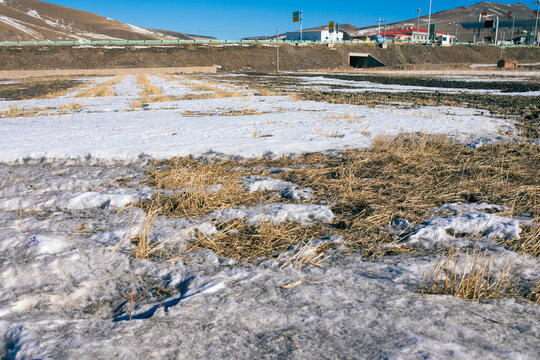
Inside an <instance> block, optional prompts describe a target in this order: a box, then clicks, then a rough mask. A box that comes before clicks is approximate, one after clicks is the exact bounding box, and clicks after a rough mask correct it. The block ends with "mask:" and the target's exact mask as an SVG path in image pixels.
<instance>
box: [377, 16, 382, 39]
mask: <svg viewBox="0 0 540 360" xmlns="http://www.w3.org/2000/svg"><path fill="white" fill-rule="evenodd" d="M381 21H382V19H381V18H378V19H377V22H378V24H379V25H378V27H377V35H378V36H380V35H381Z"/></svg>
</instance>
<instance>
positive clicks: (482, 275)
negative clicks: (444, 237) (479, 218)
mask: <svg viewBox="0 0 540 360" xmlns="http://www.w3.org/2000/svg"><path fill="white" fill-rule="evenodd" d="M497 268H499V269H497ZM519 282H520V274H519V272H518V271H512V263H511V262H510V261H509V260H507V259H502V265H500V266H497V264H496V259H495V258H494V256H488V255H487V254H486V252H482V251H480V250H478V249H477V248H473V249H472V250H471V251H469V250H467V252H466V253H465V254H460V253H458V252H457V251H456V250H455V249H454V248H453V247H451V248H450V249H449V250H448V252H445V253H443V255H442V256H441V257H440V258H439V259H438V260H437V262H436V263H435V265H433V267H432V269H431V271H430V272H429V274H428V275H423V276H422V286H421V293H422V294H443V295H453V296H457V297H459V298H462V299H467V300H474V301H481V300H486V299H495V298H499V297H516V296H518V297H522V298H525V299H527V297H528V296H531V295H532V294H523V293H521V292H520V290H519Z"/></svg>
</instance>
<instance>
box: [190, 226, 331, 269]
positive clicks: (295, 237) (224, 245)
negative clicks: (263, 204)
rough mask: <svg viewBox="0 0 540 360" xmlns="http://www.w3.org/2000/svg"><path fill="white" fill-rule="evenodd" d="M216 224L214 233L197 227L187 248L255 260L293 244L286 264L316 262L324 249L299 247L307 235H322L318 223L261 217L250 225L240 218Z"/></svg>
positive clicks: (280, 251)
mask: <svg viewBox="0 0 540 360" xmlns="http://www.w3.org/2000/svg"><path fill="white" fill-rule="evenodd" d="M217 227H218V230H219V232H218V233H216V234H215V235H206V234H204V233H202V232H200V231H197V233H196V234H195V237H196V241H195V242H193V243H190V245H189V247H188V249H194V248H208V249H211V250H213V251H214V252H215V253H216V254H217V255H219V256H224V257H230V258H234V259H239V260H245V261H257V260H264V259H266V258H267V257H268V256H271V255H275V256H278V255H279V254H281V253H283V252H284V251H286V250H287V249H289V248H290V247H293V245H295V246H294V247H293V249H291V250H292V253H293V254H294V255H293V256H292V257H291V258H289V260H288V261H287V262H286V263H285V265H286V264H287V263H288V262H293V263H294V264H295V265H296V266H304V265H308V264H311V265H314V264H318V263H319V261H320V260H322V254H324V250H325V249H321V250H320V251H318V252H314V253H310V254H306V253H303V252H302V251H301V250H302V248H303V247H306V246H307V243H308V242H309V239H310V238H311V239H316V238H317V237H319V236H320V235H321V229H320V227H318V226H311V227H306V226H302V225H300V224H297V223H291V222H286V223H282V224H279V225H276V224H274V223H272V222H264V221H263V222H261V223H260V224H258V225H250V224H246V222H245V220H243V219H240V220H234V221H231V222H228V223H221V224H219V225H218V226H217Z"/></svg>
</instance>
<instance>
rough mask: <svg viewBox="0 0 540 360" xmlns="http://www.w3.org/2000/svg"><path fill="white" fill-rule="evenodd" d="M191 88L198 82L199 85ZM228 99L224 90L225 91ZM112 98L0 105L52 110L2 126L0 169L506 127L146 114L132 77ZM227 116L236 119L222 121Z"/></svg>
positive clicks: (397, 112)
mask: <svg viewBox="0 0 540 360" xmlns="http://www.w3.org/2000/svg"><path fill="white" fill-rule="evenodd" d="M151 79H152V81H153V82H154V83H155V84H157V85H158V86H159V87H161V88H162V89H164V93H165V94H170V95H175V96H182V95H184V94H185V93H184V92H185V91H186V90H187V89H186V87H185V84H184V83H185V82H186V81H191V80H188V79H184V80H183V81H182V82H181V83H180V82H173V81H171V82H169V83H168V84H167V82H168V81H166V80H164V79H161V78H157V77H151ZM198 82H199V83H200V81H198ZM229 90H230V89H229ZM114 91H115V92H116V94H117V96H114V97H105V98H75V99H70V98H61V99H41V100H39V99H36V100H27V101H0V108H1V109H9V108H10V107H13V106H16V107H18V108H21V109H27V110H31V109H33V108H51V109H52V110H48V111H41V112H40V113H39V116H35V117H25V118H22V119H20V118H4V119H2V127H1V128H0V136H1V137H2V139H3V140H2V142H0V161H2V162H12V161H22V160H23V159H28V158H33V159H37V158H48V159H50V158H58V159H62V158H64V159H65V158H88V157H92V158H98V159H104V160H112V159H116V160H136V159H138V158H139V157H140V156H141V155H144V156H151V157H155V158H169V157H171V156H186V155H190V154H194V155H198V154H204V153H208V152H221V153H225V154H230V155H240V156H244V157H258V156H263V155H265V154H268V153H273V154H274V155H282V154H292V153H301V152H313V151H323V150H326V149H349V148H364V147H367V146H369V145H370V144H371V141H372V140H373V139H374V138H375V137H376V136H377V135H379V134H389V135H392V134H398V133H400V132H404V131H405V132H426V133H433V134H435V133H444V134H450V135H451V136H457V137H458V140H459V141H462V142H466V143H469V144H472V145H473V146H478V145H481V144H483V143H485V142H489V141H493V140H496V139H500V138H501V137H502V135H500V132H501V131H505V130H506V129H508V128H512V127H513V125H512V123H511V121H512V120H504V119H498V118H494V117H490V116H489V114H486V115H480V114H479V113H477V112H475V110H473V109H465V108H457V107H421V108H419V109H396V108H394V107H391V106H386V107H382V108H369V107H365V106H355V105H342V104H327V103H321V102H314V101H293V100H291V99H289V98H288V97H285V96H253V95H249V94H244V95H243V96H240V97H233V98H221V99H220V98H218V99H199V100H175V101H168V102H154V103H149V104H145V105H144V106H143V109H142V110H140V109H139V110H137V109H135V111H131V110H133V109H132V108H131V107H132V105H131V104H132V102H133V100H134V99H135V98H138V97H139V89H138V87H137V82H136V79H135V78H134V77H133V76H128V77H126V78H124V79H123V80H122V81H121V82H120V83H118V84H117V85H115V86H114ZM71 102H76V103H78V104H81V105H83V109H81V110H80V111H77V112H73V113H69V114H66V115H56V116H50V115H51V114H54V112H56V111H58V110H55V109H56V108H58V107H60V106H62V105H68V104H70V103H71ZM231 114H236V116H231Z"/></svg>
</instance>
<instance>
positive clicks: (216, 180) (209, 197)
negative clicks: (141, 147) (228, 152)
mask: <svg viewBox="0 0 540 360" xmlns="http://www.w3.org/2000/svg"><path fill="white" fill-rule="evenodd" d="M231 164H232V163H214V164H205V163H202V162H199V161H195V160H190V159H185V158H178V159H173V160H171V161H169V162H168V165H170V167H167V168H166V169H161V168H160V163H157V164H155V166H156V168H152V167H150V168H149V169H148V170H147V176H148V178H149V184H151V185H153V186H155V187H156V188H157V189H158V193H157V195H156V196H154V198H153V199H152V200H147V201H143V202H142V203H141V206H142V207H143V208H145V209H148V208H153V207H157V208H159V214H161V215H167V216H175V217H185V216H187V217H198V216H202V215H205V214H207V213H209V212H211V211H213V210H219V209H223V208H226V207H237V206H238V204H244V205H254V204H257V203H258V202H260V201H261V194H257V193H248V192H246V190H245V189H244V188H243V187H242V180H241V178H240V174H239V173H238V172H235V171H231ZM160 189H167V190H172V191H173V195H168V196H166V195H162V194H161V193H160V192H159V190H160Z"/></svg>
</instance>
